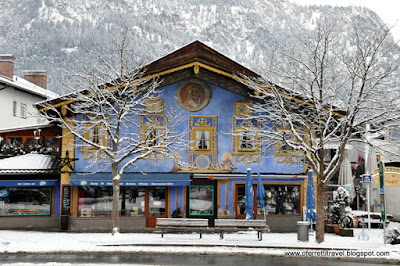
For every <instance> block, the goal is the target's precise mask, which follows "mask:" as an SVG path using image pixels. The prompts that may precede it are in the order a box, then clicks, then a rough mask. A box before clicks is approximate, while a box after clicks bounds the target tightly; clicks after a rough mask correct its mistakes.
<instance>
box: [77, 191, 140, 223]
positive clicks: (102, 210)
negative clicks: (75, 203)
mask: <svg viewBox="0 0 400 266" xmlns="http://www.w3.org/2000/svg"><path fill="white" fill-rule="evenodd" d="M112 194H113V190H112V187H111V186H110V187H108V186H107V187H79V193H78V195H79V209H78V212H79V214H78V215H79V216H80V217H110V216H111V213H112ZM119 208H120V215H121V216H144V213H145V188H144V187H121V191H120V206H119Z"/></svg>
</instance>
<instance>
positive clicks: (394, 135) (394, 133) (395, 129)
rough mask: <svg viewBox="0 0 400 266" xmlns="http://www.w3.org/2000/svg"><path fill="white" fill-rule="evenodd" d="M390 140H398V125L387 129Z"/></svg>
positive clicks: (399, 134)
mask: <svg viewBox="0 0 400 266" xmlns="http://www.w3.org/2000/svg"><path fill="white" fill-rule="evenodd" d="M389 138H390V140H400V126H391V127H390V130H389Z"/></svg>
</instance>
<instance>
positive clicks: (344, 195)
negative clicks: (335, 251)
mask: <svg viewBox="0 0 400 266" xmlns="http://www.w3.org/2000/svg"><path fill="white" fill-rule="evenodd" d="M349 206H350V198H349V192H348V191H347V190H346V189H345V188H344V187H338V189H337V190H336V193H335V196H334V199H333V204H332V206H331V208H330V210H329V219H330V220H331V222H332V226H333V228H334V230H335V233H336V234H337V235H339V234H340V228H345V227H346V226H347V223H346V221H345V220H347V218H346V215H345V213H344V212H345V208H346V207H348V208H350V207H349ZM350 214H351V209H350ZM353 221H354V218H353ZM352 227H354V222H353V226H352Z"/></svg>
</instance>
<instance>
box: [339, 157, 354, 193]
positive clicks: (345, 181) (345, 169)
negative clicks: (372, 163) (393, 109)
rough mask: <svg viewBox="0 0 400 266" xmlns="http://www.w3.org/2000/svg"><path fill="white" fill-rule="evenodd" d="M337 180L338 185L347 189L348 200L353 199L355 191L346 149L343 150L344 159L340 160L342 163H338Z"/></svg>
mask: <svg viewBox="0 0 400 266" xmlns="http://www.w3.org/2000/svg"><path fill="white" fill-rule="evenodd" d="M338 181H339V182H338V183H339V185H340V186H342V187H344V188H345V189H346V190H348V191H349V198H350V201H353V199H354V194H355V192H354V183H353V174H352V171H351V164H350V160H349V152H348V150H345V151H344V159H343V161H342V164H341V165H340V170H339V180H338Z"/></svg>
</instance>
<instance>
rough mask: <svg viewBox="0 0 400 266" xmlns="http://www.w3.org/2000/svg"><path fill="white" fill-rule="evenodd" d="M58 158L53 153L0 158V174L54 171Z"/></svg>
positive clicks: (56, 169) (55, 170)
mask: <svg viewBox="0 0 400 266" xmlns="http://www.w3.org/2000/svg"><path fill="white" fill-rule="evenodd" d="M57 164H58V160H57V158H56V157H55V156H53V155H43V154H33V153H30V154H25V155H19V156H15V157H10V158H6V159H2V160H0V175H1V174H23V173H24V174H25V173H26V174H43V173H55V172H57V171H58V168H57Z"/></svg>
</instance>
